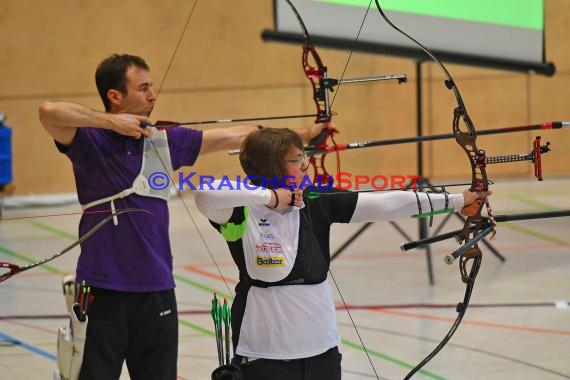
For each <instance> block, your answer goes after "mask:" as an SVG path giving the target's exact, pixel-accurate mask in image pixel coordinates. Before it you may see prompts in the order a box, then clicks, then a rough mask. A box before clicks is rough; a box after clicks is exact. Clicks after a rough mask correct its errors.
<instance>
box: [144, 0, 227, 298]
mask: <svg viewBox="0 0 570 380" xmlns="http://www.w3.org/2000/svg"><path fill="white" fill-rule="evenodd" d="M197 4H198V0H196V1H194V4H193V5H192V8H191V9H190V12H189V13H188V17H187V18H186V23H185V24H184V27H183V29H182V33H181V34H180V37H179V38H178V41H177V43H176V46H175V48H174V52H173V53H172V55H171V58H170V61H169V62H168V66H167V68H166V72H165V74H164V76H163V78H162V81H161V82H160V86H159V88H158V90H157V93H156V98H155V101H154V105H156V103H157V101H158V97H159V95H160V94H161V91H162V88H163V85H164V83H165V82H166V77H167V76H168V73H169V72H170V68H171V67H172V64H173V62H174V58H175V57H176V54H177V53H178V50H179V48H180V45H181V44H182V39H183V38H184V35H185V34H186V30H187V29H188V26H189V25H190V21H191V19H192V16H193V15H194V11H195V9H196V6H197ZM154 105H153V109H154ZM153 109H151V111H150V112H149V115H148V116H149V117H150V113H151V112H152V110H153ZM148 141H149V142H150V144H151V146H152V148H153V149H154V152H155V153H156V156H157V157H158V159H159V160H160V162H161V164H162V166H163V168H164V170H165V174H167V175H168V178H169V179H170V183H171V185H172V186H174V184H175V181H174V177H173V175H174V173H172V175H170V170H169V169H168V167H167V166H166V164H165V162H164V160H163V159H162V156H161V155H160V153H159V152H158V149H157V148H156V145H155V144H154V142H153V141H152V139H150V138H149V139H148ZM169 188H170V187H169ZM175 189H176V194H177V196H178V199H179V200H180V202H181V203H182V206H183V207H184V210H185V211H186V214H187V215H188V216H189V217H190V220H191V221H192V224H193V226H194V228H195V229H196V232H197V233H198V236H199V238H200V241H201V242H202V245H203V246H204V247H205V248H206V251H207V252H208V255H209V256H210V259H211V260H212V262H213V263H214V266H215V267H216V270H217V272H218V273H219V275H220V277H221V278H222V280H223V281H224V285H225V286H226V289H227V290H228V294H230V295H232V296H233V292H232V290H231V287H230V285H229V283H228V281H227V280H226V277H225V276H224V274H223V273H222V270H221V268H220V266H219V265H218V262H217V261H216V259H215V258H214V254H213V253H212V250H211V249H210V247H209V245H208V244H207V243H206V238H205V236H204V235H203V234H202V232H201V231H200V228H198V223H197V222H196V219H195V218H194V216H193V215H192V213H191V212H190V208H189V207H188V205H187V204H186V202H185V201H184V197H183V196H182V191H181V190H180V189H178V188H176V187H175Z"/></svg>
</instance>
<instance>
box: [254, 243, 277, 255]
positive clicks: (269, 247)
mask: <svg viewBox="0 0 570 380" xmlns="http://www.w3.org/2000/svg"><path fill="white" fill-rule="evenodd" d="M255 249H256V250H257V252H271V253H281V252H283V249H282V248H281V244H279V243H275V242H269V241H266V242H265V243H263V244H256V245H255Z"/></svg>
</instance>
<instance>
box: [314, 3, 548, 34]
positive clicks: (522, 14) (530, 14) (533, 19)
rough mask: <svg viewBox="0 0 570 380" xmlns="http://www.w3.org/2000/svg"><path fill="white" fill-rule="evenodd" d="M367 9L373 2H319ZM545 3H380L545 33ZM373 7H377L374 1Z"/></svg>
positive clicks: (406, 11)
mask: <svg viewBox="0 0 570 380" xmlns="http://www.w3.org/2000/svg"><path fill="white" fill-rule="evenodd" d="M316 1H318V2H322V3H335V4H342V5H348V6H354V7H364V8H367V7H368V4H370V0H316ZM543 2H544V0H380V6H382V7H383V8H385V9H388V10H391V11H396V12H404V13H414V14H420V15H426V16H434V17H445V18H451V19H459V20H467V21H474V22H480V23H487V24H498V25H506V26H514V27H519V28H526V29H537V30H542V29H543V25H544V14H543V13H544V5H543ZM372 7H374V8H375V7H376V5H375V4H374V0H372Z"/></svg>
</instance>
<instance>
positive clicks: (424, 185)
mask: <svg viewBox="0 0 570 380" xmlns="http://www.w3.org/2000/svg"><path fill="white" fill-rule="evenodd" d="M422 62H423V61H416V111H417V112H416V116H417V117H416V134H417V136H422V129H423V121H422V118H423V114H422V66H421V64H422ZM417 155H418V159H417V170H418V176H419V179H418V180H417V181H416V185H417V187H418V191H426V190H427V191H437V189H436V187H434V186H433V185H432V184H431V183H430V182H429V180H428V179H427V178H424V175H423V145H422V143H421V142H418V143H417ZM411 187H412V184H408V185H407V186H406V188H407V189H410V188H411ZM452 215H455V216H457V217H458V218H459V219H460V220H461V221H462V222H465V218H464V217H463V216H462V215H461V214H459V213H457V212H456V213H452V214H447V215H446V217H445V218H444V219H443V221H442V222H441V223H440V225H439V226H438V227H437V228H436V230H435V231H434V233H433V235H437V234H438V233H439V232H440V231H441V229H442V228H443V227H444V226H445V224H446V223H447V222H448V220H449V219H450V218H451V216H452ZM372 224H373V223H372V222H368V223H366V224H364V225H363V226H362V227H361V228H360V229H359V230H358V231H356V233H354V234H353V235H352V236H351V237H350V238H349V239H348V240H347V241H346V242H345V243H344V244H343V245H341V246H340V248H338V249H337V250H336V251H335V252H334V253H333V254H332V255H331V260H334V258H335V257H337V256H338V255H340V254H341V253H342V252H343V251H344V250H345V249H346V248H348V246H349V245H350V244H352V242H353V241H355V240H356V239H357V238H358V237H359V236H360V235H361V234H362V233H364V231H366V230H367V229H368V228H369V227H370V226H371V225H372ZM390 224H391V225H392V226H393V227H394V228H395V229H396V230H397V231H398V232H399V233H400V234H401V235H402V236H403V237H404V239H406V240H407V241H408V242H411V241H414V240H416V239H412V238H411V237H410V236H409V235H408V234H407V233H406V231H404V230H403V229H402V228H401V227H400V226H399V225H398V224H397V223H396V222H390ZM418 234H419V239H420V240H423V239H426V238H428V237H429V232H428V221H427V220H426V219H425V218H421V219H418ZM481 242H482V243H483V244H484V245H485V246H486V247H487V248H489V250H490V251H491V252H492V253H493V254H494V255H495V256H497V257H498V258H499V259H500V260H501V261H503V262H504V261H505V257H504V256H503V255H501V254H500V253H499V251H497V249H496V248H495V247H493V246H492V245H491V243H489V242H488V241H487V240H484V239H483V240H482V241H481ZM423 248H424V249H425V250H426V260H427V267H428V277H429V283H430V285H433V284H434V283H435V282H434V278H433V267H432V260H431V248H430V246H429V245H426V246H424V247H423Z"/></svg>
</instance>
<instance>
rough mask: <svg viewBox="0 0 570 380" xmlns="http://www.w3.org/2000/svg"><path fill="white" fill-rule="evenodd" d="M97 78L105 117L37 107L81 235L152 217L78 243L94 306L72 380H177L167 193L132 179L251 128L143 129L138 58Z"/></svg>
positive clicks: (146, 73)
mask: <svg viewBox="0 0 570 380" xmlns="http://www.w3.org/2000/svg"><path fill="white" fill-rule="evenodd" d="M95 78H96V83H97V89H98V91H99V95H100V96H101V99H102V101H103V104H104V106H105V112H99V111H95V110H92V109H89V108H87V107H85V106H82V105H79V104H75V103H69V102H45V103H43V104H42V105H41V106H40V110H39V111H40V121H41V123H42V125H43V127H44V128H45V130H46V131H47V132H48V133H49V134H50V135H51V136H52V137H53V138H54V140H55V143H56V146H57V148H58V150H59V151H60V152H61V153H63V154H65V155H66V156H67V157H69V159H70V160H71V162H72V164H73V172H74V175H75V183H76V187H77V193H78V197H79V202H80V203H81V204H82V205H83V208H84V210H86V211H87V213H85V214H84V215H83V216H82V218H81V222H80V225H79V235H80V236H83V235H84V234H85V233H86V232H87V231H89V229H91V228H92V227H93V226H95V225H96V224H97V223H98V222H99V221H101V220H102V219H103V218H105V217H106V216H107V215H109V213H110V212H111V211H112V210H123V209H127V208H131V209H132V208H136V209H143V210H147V211H150V212H151V213H152V215H148V214H146V213H137V212H129V213H125V214H122V215H120V216H118V217H117V219H116V220H115V221H114V223H107V224H106V225H105V226H103V227H102V228H101V229H100V230H99V231H98V232H97V236H95V237H93V238H90V239H87V240H86V241H85V242H84V243H83V244H82V245H81V254H80V256H79V260H78V263H77V281H78V282H79V281H83V280H85V282H86V283H87V284H88V285H89V286H91V294H93V295H94V301H93V302H92V304H91V305H90V307H89V313H88V317H89V323H88V326H87V338H86V342H85V350H84V357H83V363H82V366H81V372H80V376H79V378H80V379H106V380H112V379H118V378H119V377H120V374H121V369H122V365H123V361H125V360H126V364H127V367H128V370H129V374H130V377H131V378H132V379H134V380H140V379H161V380H166V379H175V378H176V362H177V355H178V316H177V308H176V298H175V293H174V286H175V285H174V278H173V272H172V253H171V248H170V239H169V233H168V224H169V216H168V205H167V200H168V196H169V194H167V192H166V193H165V192H163V193H156V194H152V193H151V194H149V193H148V189H147V190H146V191H147V193H145V191H143V190H141V189H140V186H137V179H139V177H140V178H143V179H144V178H147V177H148V176H147V175H148V172H149V170H150V169H149V168H151V167H152V161H153V160H154V162H155V164H156V163H157V162H160V163H161V164H162V165H164V166H165V167H164V171H165V172H169V171H172V170H177V169H179V168H180V167H182V166H189V165H193V164H194V163H195V162H196V160H197V158H198V155H199V154H206V153H210V152H216V151H224V150H229V149H236V148H239V147H240V145H241V142H242V141H243V139H244V138H245V136H246V135H248V134H249V133H250V132H252V131H254V130H256V129H257V127H256V126H252V125H240V126H234V127H228V128H217V129H209V130H207V131H199V130H193V129H189V128H182V127H178V128H169V129H168V130H167V131H157V130H156V129H155V128H150V127H146V128H145V127H144V123H147V124H151V121H150V119H149V118H148V116H149V115H150V112H151V110H152V109H153V107H154V103H155V101H156V93H155V92H154V90H153V88H152V84H153V83H152V80H151V76H150V70H149V67H148V66H147V64H146V63H145V61H144V60H143V59H142V58H140V57H137V56H132V55H127V54H124V55H112V56H110V57H109V58H107V59H105V60H103V61H102V62H101V63H100V64H99V66H98V68H97V71H96V75H95ZM321 129H322V125H319V124H316V125H313V126H311V127H308V128H305V129H302V130H299V132H298V133H299V135H300V136H301V137H302V139H303V140H304V141H305V142H307V141H309V140H310V138H312V137H314V136H316V135H317V134H318V133H319V132H320V131H321ZM161 142H163V144H162V147H161V148H160V149H161V152H159V151H158V150H157V149H156V146H157V145H160V143H161ZM154 152H156V153H154ZM161 154H162V156H161ZM143 157H144V159H143ZM145 176H146V177H145ZM139 184H140V183H139ZM147 185H148V184H147ZM94 211H103V212H94Z"/></svg>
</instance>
